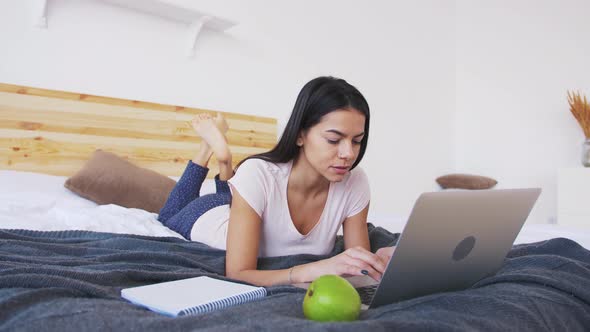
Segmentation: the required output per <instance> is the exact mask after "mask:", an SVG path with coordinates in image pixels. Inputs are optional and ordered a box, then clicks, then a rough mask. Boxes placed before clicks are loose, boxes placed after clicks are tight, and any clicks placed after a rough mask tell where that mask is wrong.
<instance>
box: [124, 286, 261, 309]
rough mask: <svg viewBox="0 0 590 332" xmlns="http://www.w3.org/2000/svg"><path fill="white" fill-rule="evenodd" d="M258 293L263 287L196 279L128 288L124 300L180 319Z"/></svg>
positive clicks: (125, 290)
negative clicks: (182, 313) (181, 315)
mask: <svg viewBox="0 0 590 332" xmlns="http://www.w3.org/2000/svg"><path fill="white" fill-rule="evenodd" d="M257 289H259V287H254V286H249V285H242V284H238V283H234V282H229V281H224V280H218V279H214V278H209V277H195V278H189V279H182V280H175V281H169V282H164V283H159V284H153V285H147V286H140V287H133V288H126V289H123V290H122V291H121V296H123V298H125V299H127V300H129V301H131V302H133V303H135V304H139V305H143V306H145V307H148V308H150V309H152V310H154V311H158V312H161V313H164V314H169V315H172V316H176V315H177V314H178V313H179V312H180V311H182V310H184V309H187V308H191V307H195V306H198V305H201V304H206V303H209V302H213V301H216V300H220V299H224V298H227V297H230V296H234V295H239V294H244V293H248V292H252V291H255V290H257Z"/></svg>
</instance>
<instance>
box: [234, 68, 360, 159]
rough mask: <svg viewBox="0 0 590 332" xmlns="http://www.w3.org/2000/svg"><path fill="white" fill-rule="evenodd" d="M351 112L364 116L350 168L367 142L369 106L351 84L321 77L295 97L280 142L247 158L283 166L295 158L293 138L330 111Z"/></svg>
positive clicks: (311, 82) (306, 85)
mask: <svg viewBox="0 0 590 332" xmlns="http://www.w3.org/2000/svg"><path fill="white" fill-rule="evenodd" d="M351 108H353V109H355V110H358V111H359V112H361V113H362V114H363V115H364V116H365V135H364V136H363V139H362V141H361V147H360V151H359V154H358V157H357V159H356V161H355V162H354V164H353V165H352V167H351V169H353V168H355V167H356V165H358V163H359V162H360V161H361V160H362V159H363V155H364V154H365V150H366V149H367V142H368V139H369V119H370V114H369V105H368V104H367V101H366V100H365V97H363V95H362V94H361V93H360V92H359V91H358V90H357V89H356V88H355V87H354V86H352V85H350V84H349V83H348V82H346V81H345V80H343V79H339V78H335V77H330V76H322V77H318V78H315V79H313V80H311V81H309V82H308V83H307V84H305V86H303V88H302V89H301V91H300V92H299V96H297V101H296V102H295V106H294V107H293V112H292V113H291V117H290V118H289V122H287V126H286V127H285V130H284V131H283V134H282V135H281V139H280V140H279V142H278V143H277V145H275V147H274V148H273V149H272V150H270V151H268V152H264V153H260V154H255V155H252V156H250V157H248V158H246V159H244V160H242V161H241V162H240V163H239V164H238V167H239V165H241V164H242V163H243V162H244V161H246V160H248V159H251V158H259V159H262V160H266V161H269V162H273V163H286V162H288V161H291V160H293V159H295V158H296V157H297V156H298V155H299V149H300V147H299V146H297V138H298V137H299V134H300V133H301V132H302V131H305V130H307V129H309V128H311V127H313V126H314V125H316V124H317V123H319V122H320V120H321V119H322V117H323V116H324V115H326V114H328V113H330V112H333V111H336V110H342V109H351Z"/></svg>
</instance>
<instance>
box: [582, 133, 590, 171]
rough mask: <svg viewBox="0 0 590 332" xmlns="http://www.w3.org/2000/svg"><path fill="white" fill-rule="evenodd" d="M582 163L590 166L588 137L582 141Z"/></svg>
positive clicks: (589, 141)
mask: <svg viewBox="0 0 590 332" xmlns="http://www.w3.org/2000/svg"><path fill="white" fill-rule="evenodd" d="M582 165H584V167H590V138H586V140H585V141H584V143H582Z"/></svg>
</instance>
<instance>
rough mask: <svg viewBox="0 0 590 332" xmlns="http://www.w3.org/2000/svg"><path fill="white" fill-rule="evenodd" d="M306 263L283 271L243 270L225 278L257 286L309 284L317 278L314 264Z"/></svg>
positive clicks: (229, 274)
mask: <svg viewBox="0 0 590 332" xmlns="http://www.w3.org/2000/svg"><path fill="white" fill-rule="evenodd" d="M316 263H317V262H314V263H308V264H303V265H297V266H293V267H292V268H288V269H283V270H243V271H237V272H233V273H228V275H227V277H228V278H232V279H237V280H241V281H245V282H247V283H250V284H254V285H258V286H276V285H289V284H296V283H303V282H311V281H313V280H314V279H315V278H317V277H319V275H318V273H319V271H318V269H316V265H317V264H316Z"/></svg>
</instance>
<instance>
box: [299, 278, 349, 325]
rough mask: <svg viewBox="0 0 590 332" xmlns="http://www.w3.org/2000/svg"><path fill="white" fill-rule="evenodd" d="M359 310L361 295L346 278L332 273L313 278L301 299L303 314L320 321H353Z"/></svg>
mask: <svg viewBox="0 0 590 332" xmlns="http://www.w3.org/2000/svg"><path fill="white" fill-rule="evenodd" d="M360 311H361V297H360V296H359V293H358V292H357V291H356V289H354V287H353V286H352V285H351V284H350V282H348V281H347V280H346V279H344V278H342V277H340V276H337V275H332V274H327V275H323V276H321V277H319V278H317V279H315V280H314V281H313V282H312V283H311V285H310V286H309V288H308V289H307V293H306V294H305V298H304V299H303V314H304V315H305V317H307V318H308V319H311V320H315V321H320V322H329V321H353V320H356V319H357V318H358V316H359V313H360Z"/></svg>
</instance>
